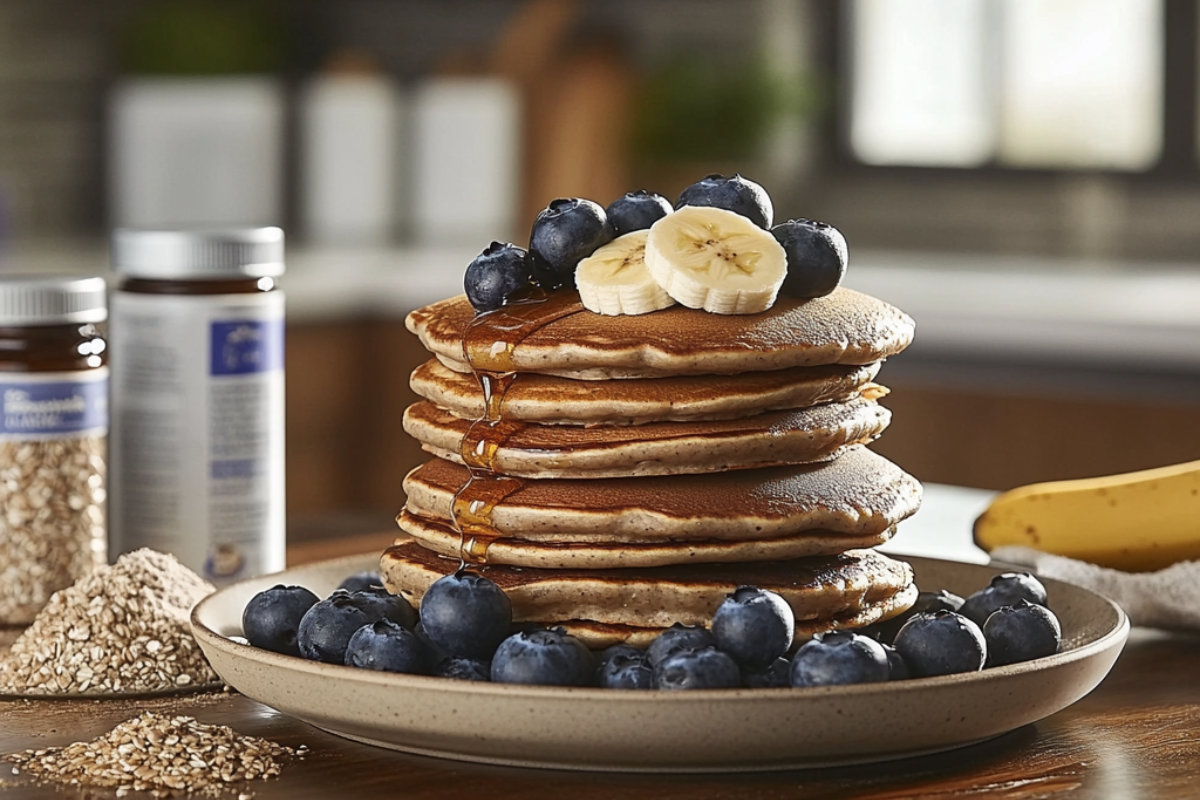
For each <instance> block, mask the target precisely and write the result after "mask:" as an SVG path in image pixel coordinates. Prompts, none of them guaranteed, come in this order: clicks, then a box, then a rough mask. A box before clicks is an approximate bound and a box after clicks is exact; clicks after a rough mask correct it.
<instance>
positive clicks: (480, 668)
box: [433, 658, 492, 682]
mask: <svg viewBox="0 0 1200 800" xmlns="http://www.w3.org/2000/svg"><path fill="white" fill-rule="evenodd" d="M433 674H434V675H435V676H436V677H438V678H451V679H453V680H457V681H478V682H487V681H490V680H491V679H492V665H491V663H490V662H488V661H480V660H478V659H475V658H443V659H442V660H441V661H439V662H438V663H437V666H435V667H434V668H433Z"/></svg>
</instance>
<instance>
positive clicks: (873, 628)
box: [859, 589, 963, 644]
mask: <svg viewBox="0 0 1200 800" xmlns="http://www.w3.org/2000/svg"><path fill="white" fill-rule="evenodd" d="M962 604H963V599H962V598H961V597H959V596H958V595H956V594H954V593H953V592H948V591H946V590H945V589H942V590H941V591H939V592H921V593H920V594H918V595H917V602H915V603H913V605H912V607H911V608H909V609H908V610H907V611H905V612H903V613H901V614H897V615H896V616H894V617H892V618H891V619H887V620H884V621H883V622H877V623H875V624H874V625H869V626H867V627H866V628H863V629H861V630H860V631H859V632H860V633H864V634H866V635H868V636H870V637H871V638H873V639H877V640H878V641H880V642H882V643H883V644H891V643H892V642H893V641H894V640H895V638H896V634H897V633H898V632H899V631H900V629H901V628H903V627H904V623H906V622H908V620H909V619H910V618H912V617H913V616H915V615H917V614H927V613H929V612H931V611H958V609H959V608H961V607H962Z"/></svg>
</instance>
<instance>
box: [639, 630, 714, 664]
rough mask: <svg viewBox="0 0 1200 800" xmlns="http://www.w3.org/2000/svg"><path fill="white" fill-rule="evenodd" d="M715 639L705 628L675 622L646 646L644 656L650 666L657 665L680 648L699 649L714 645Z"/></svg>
mask: <svg viewBox="0 0 1200 800" xmlns="http://www.w3.org/2000/svg"><path fill="white" fill-rule="evenodd" d="M716 645H717V640H716V639H714V638H713V635H712V633H710V632H709V630H708V629H707V628H702V627H700V626H699V625H681V624H680V623H678V622H676V623H675V624H674V625H672V626H671V627H669V628H667V629H666V630H665V631H663V632H662V633H660V634H659V635H658V636H657V637H656V638H655V640H654V641H653V642H651V643H650V646H649V647H648V648H646V658H647V659H649V660H650V666H652V667H656V668H657V667H658V665H659V664H661V663H662V662H663V660H664V659H666V658H667V657H669V656H671V655H672V654H674V653H677V652H679V651H680V650H689V649H690V650H699V649H700V648H702V647H716Z"/></svg>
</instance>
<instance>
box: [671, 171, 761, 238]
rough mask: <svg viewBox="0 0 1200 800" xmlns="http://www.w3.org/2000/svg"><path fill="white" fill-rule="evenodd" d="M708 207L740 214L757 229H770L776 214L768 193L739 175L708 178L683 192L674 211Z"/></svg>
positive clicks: (710, 176) (709, 176) (711, 176)
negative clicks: (691, 207)
mask: <svg viewBox="0 0 1200 800" xmlns="http://www.w3.org/2000/svg"><path fill="white" fill-rule="evenodd" d="M684 206H709V207H712V208H723V209H725V210H726V211H732V212H734V213H735V214H741V215H742V216H743V217H746V218H748V219H749V220H750V221H751V222H753V223H754V224H755V225H757V226H759V227H760V228H769V227H771V220H772V219H773V218H774V216H775V210H774V208H773V207H772V205H771V196H770V195H768V194H767V190H766V189H764V188H763V187H761V186H759V185H758V184H757V183H755V182H754V181H752V180H747V179H746V178H743V177H742V176H741V175H736V174H735V175H734V176H733V177H732V178H726V177H725V176H724V175H715V174H714V175H708V176H706V177H705V178H703V179H702V180H699V181H696V182H695V183H693V184H692V185H691V186H689V187H687V188H686V189H684V190H683V192H681V193H680V195H679V200H677V201H676V202H675V208H683V207H684Z"/></svg>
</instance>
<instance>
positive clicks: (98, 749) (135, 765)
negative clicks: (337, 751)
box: [4, 711, 307, 799]
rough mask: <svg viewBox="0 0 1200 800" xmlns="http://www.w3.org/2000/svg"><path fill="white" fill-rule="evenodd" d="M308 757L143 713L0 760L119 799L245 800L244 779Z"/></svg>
mask: <svg viewBox="0 0 1200 800" xmlns="http://www.w3.org/2000/svg"><path fill="white" fill-rule="evenodd" d="M306 752H307V749H306V748H304V747H301V748H300V749H299V750H293V749H292V748H290V747H285V746H284V745H281V744H278V743H276V742H272V741H270V740H268V739H260V738H258V737H254V736H243V735H241V734H239V733H238V732H237V731H235V730H233V729H232V728H227V727H225V726H223V725H206V724H204V723H201V722H198V721H197V720H196V719H195V718H194V717H186V716H171V715H166V714H156V713H154V712H151V711H146V712H144V713H142V714H141V715H139V716H137V717H134V718H133V719H131V720H127V721H125V722H122V723H121V724H120V725H118V726H117V727H115V728H113V729H112V730H111V731H109V732H108V733H106V734H104V735H103V736H100V737H99V738H97V739H93V740H92V741H90V742H76V743H75V744H71V745H67V746H66V747H54V748H47V749H45V750H25V751H23V752H20V753H12V754H10V755H7V756H4V758H5V759H6V760H8V761H10V762H12V763H14V764H16V765H17V766H16V767H15V768H14V772H17V773H19V772H25V773H28V774H30V775H32V776H34V777H35V778H37V779H39V780H44V781H55V782H59V783H69V784H75V785H78V786H80V787H100V788H115V789H116V790H117V792H116V793H117V796H118V797H123V796H124V795H125V794H126V793H127V792H129V791H135V792H149V793H150V794H151V795H152V796H154V797H170V796H172V795H174V794H176V793H202V794H207V795H218V794H220V793H222V792H226V791H228V792H235V791H236V792H238V797H239V799H245V798H250V797H253V796H254V794H253V792H252V791H250V790H249V787H248V786H247V784H248V783H249V782H250V781H253V780H257V779H260V778H261V779H264V780H265V779H267V778H270V777H273V776H276V775H278V774H279V773H280V770H281V769H282V768H283V765H284V764H285V763H286V762H287V761H288V760H289V759H291V758H292V757H295V756H298V757H303V756H304V755H305V753H306Z"/></svg>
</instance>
